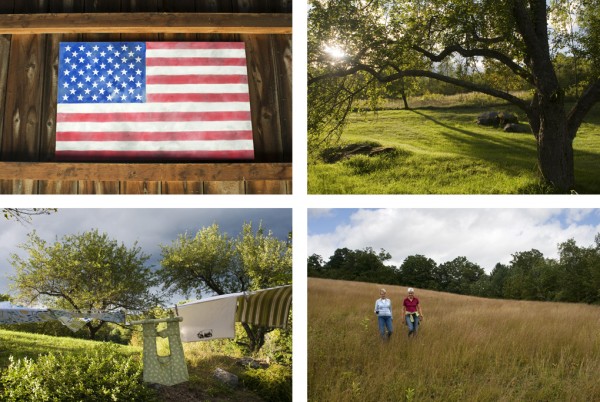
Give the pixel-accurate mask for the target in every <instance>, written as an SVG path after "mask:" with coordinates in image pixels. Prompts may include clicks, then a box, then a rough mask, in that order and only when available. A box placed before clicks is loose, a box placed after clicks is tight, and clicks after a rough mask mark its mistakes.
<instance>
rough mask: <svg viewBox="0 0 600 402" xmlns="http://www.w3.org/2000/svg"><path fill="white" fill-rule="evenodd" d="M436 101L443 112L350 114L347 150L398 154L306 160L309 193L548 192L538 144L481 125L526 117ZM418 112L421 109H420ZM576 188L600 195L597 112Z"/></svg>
mask: <svg viewBox="0 0 600 402" xmlns="http://www.w3.org/2000/svg"><path fill="white" fill-rule="evenodd" d="M464 103H465V104H464V105H462V104H459V103H457V102H450V101H446V102H439V104H444V105H445V106H443V107H435V108H432V107H421V108H416V109H413V110H384V111H379V112H378V113H377V114H374V113H372V112H370V113H364V114H359V113H353V114H351V115H350V117H349V120H348V125H347V127H346V129H345V131H344V134H343V136H342V138H341V142H342V143H343V144H351V143H364V142H374V143H377V144H379V145H381V146H385V147H393V148H395V149H396V152H395V153H394V154H383V155H379V156H372V157H368V156H365V155H356V156H352V157H350V158H348V159H345V160H342V161H339V162H336V163H329V164H327V163H324V162H323V161H322V160H321V159H320V158H319V157H315V156H314V155H311V156H309V160H308V192H309V193H310V194H537V193H547V192H549V189H548V188H547V187H546V186H544V185H542V183H541V181H540V178H539V174H538V171H537V163H536V161H537V158H536V146H535V139H534V137H533V135H532V134H528V133H505V132H503V131H502V130H501V129H496V128H490V127H481V126H478V125H477V124H475V119H476V117H477V116H478V115H479V114H480V113H482V112H483V111H486V110H498V111H510V112H512V113H515V114H517V115H518V116H519V120H520V121H521V122H523V121H525V116H524V114H523V113H519V111H518V110H517V109H514V108H511V107H510V106H508V105H491V104H489V102H487V101H481V100H478V101H477V102H473V101H472V100H469V101H465V102H464ZM416 105H417V106H420V103H417V104H416ZM574 148H575V181H576V188H575V190H576V191H577V192H578V193H582V194H583V193H586V194H590V193H592V194H598V193H600V177H598V175H597V171H598V166H600V109H599V108H596V109H595V110H594V111H593V112H592V113H591V114H590V116H588V118H587V120H586V122H585V123H584V124H583V125H582V127H581V129H580V130H579V132H578V135H577V137H576V139H575V141H574Z"/></svg>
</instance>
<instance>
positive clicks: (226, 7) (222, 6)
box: [196, 0, 233, 13]
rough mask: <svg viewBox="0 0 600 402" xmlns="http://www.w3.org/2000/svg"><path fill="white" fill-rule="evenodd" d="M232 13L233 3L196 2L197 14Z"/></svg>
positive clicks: (222, 1)
mask: <svg viewBox="0 0 600 402" xmlns="http://www.w3.org/2000/svg"><path fill="white" fill-rule="evenodd" d="M232 11H233V2H232V1H228V0H196V12H198V13H230V12H232Z"/></svg>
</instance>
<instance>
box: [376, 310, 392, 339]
mask: <svg viewBox="0 0 600 402" xmlns="http://www.w3.org/2000/svg"><path fill="white" fill-rule="evenodd" d="M378 318H379V333H380V334H381V337H382V338H385V329H386V328H387V332H388V337H389V336H390V335H392V332H393V328H392V317H391V316H389V315H380V316H379V317H378Z"/></svg>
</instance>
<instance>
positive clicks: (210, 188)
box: [0, 0, 292, 194]
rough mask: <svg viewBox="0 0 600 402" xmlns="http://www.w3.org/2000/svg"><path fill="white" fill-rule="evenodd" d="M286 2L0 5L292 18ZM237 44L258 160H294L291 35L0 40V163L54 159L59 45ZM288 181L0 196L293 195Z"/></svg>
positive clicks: (9, 186)
mask: <svg viewBox="0 0 600 402" xmlns="http://www.w3.org/2000/svg"><path fill="white" fill-rule="evenodd" d="M291 11H292V2H291V0H280V1H279V2H275V1H272V0H232V1H223V0H208V1H203V0H121V1H118V0H85V1H81V0H2V1H0V13H16V14H19V13H29V14H31V13H62V12H86V13H91V12H236V13H246V12H248V13H269V12H273V13H291ZM79 40H81V41H112V40H115V41H118V40H124V41H125V40H127V41H134V40H139V41H161V40H164V41H217V40H223V41H237V40H242V41H244V42H245V43H246V51H247V59H248V74H249V90H250V99H251V111H252V124H253V130H254V146H255V162H286V163H291V162H292V38H291V35H237V34H227V35H224V34H52V35H0V159H1V160H2V161H51V160H53V157H54V142H55V133H56V131H55V130H56V126H55V118H56V88H57V84H56V83H57V69H58V45H59V42H61V41H79ZM291 192H292V182H291V180H262V181H239V182H237V181H226V182H225V181H221V182H214V181H206V182H169V181H164V182H154V181H145V182H135V181H124V182H119V181H46V180H0V194H291Z"/></svg>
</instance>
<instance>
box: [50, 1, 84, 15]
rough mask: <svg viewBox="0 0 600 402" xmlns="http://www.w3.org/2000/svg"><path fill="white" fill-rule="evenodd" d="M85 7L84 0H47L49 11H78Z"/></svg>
mask: <svg viewBox="0 0 600 402" xmlns="http://www.w3.org/2000/svg"><path fill="white" fill-rule="evenodd" d="M84 9H85V2H83V1H81V0H48V12H50V13H79V12H83V11H84Z"/></svg>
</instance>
